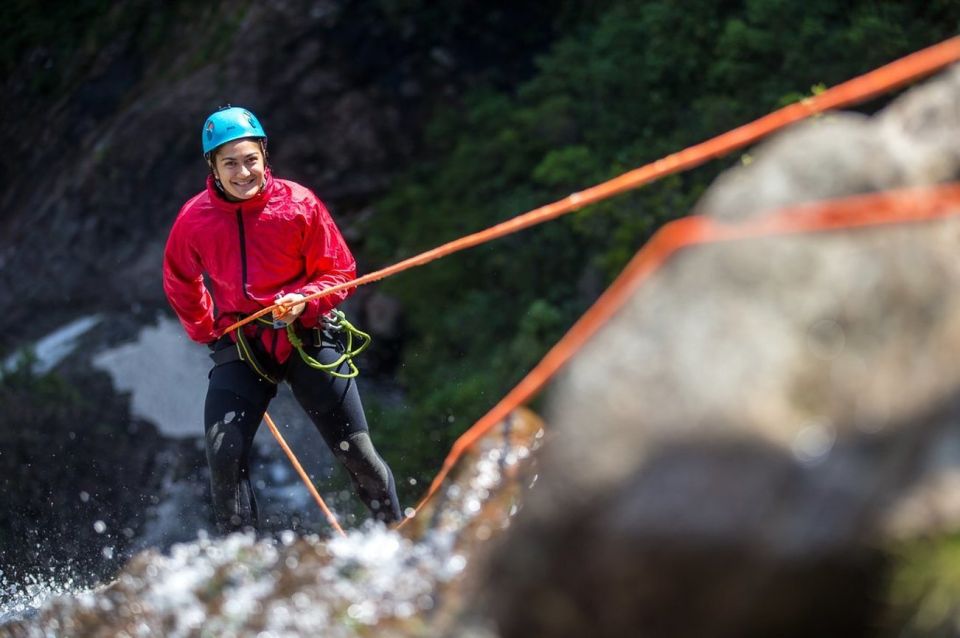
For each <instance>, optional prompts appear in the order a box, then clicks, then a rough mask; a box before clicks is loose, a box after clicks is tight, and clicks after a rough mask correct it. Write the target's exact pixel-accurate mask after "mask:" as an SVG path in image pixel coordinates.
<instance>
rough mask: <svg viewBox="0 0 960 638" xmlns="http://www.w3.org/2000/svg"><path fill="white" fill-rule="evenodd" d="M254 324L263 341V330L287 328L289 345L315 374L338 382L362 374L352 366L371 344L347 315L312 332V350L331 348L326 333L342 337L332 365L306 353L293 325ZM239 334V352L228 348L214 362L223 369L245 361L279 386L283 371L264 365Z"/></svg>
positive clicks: (328, 319) (330, 318)
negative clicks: (344, 367) (228, 365)
mask: <svg viewBox="0 0 960 638" xmlns="http://www.w3.org/2000/svg"><path fill="white" fill-rule="evenodd" d="M255 324H256V325H257V328H258V330H257V332H256V337H257V338H259V337H260V335H261V334H262V331H263V330H266V329H268V328H269V329H273V330H278V329H281V328H285V329H286V331H287V339H289V340H290V345H292V346H293V348H294V349H295V350H296V351H297V353H299V355H300V358H301V359H302V360H303V362H304V363H306V364H307V365H308V366H309V367H311V368H313V369H314V370H322V371H323V372H326V373H327V374H329V375H330V376H333V377H336V378H338V379H353V378H354V377H356V376H357V375H359V374H360V370H359V368H357V365H356V364H355V363H354V362H353V358H354V357H356V356H358V355H359V354H360V353H362V352H363V351H364V350H366V349H367V347H369V346H370V343H371V341H372V338H371V337H370V335H369V334H368V333H366V332H364V331H363V330H360V329H359V328H357V327H356V326H355V325H353V323H351V322H350V321H349V320H347V317H346V315H345V314H344V313H343V312H342V311H340V310H336V309H334V310H331V311H330V312H328V313H327V314H325V315H324V316H323V323H322V326H317V327H315V328H313V329H312V330H311V331H310V332H311V333H312V335H313V339H312V341H313V346H314V347H320V346H322V345H324V344H325V343H326V344H329V343H330V342H331V340H330V338H329V336H328V337H327V338H326V339H324V333H327V335H332V334H337V333H340V334H343V335H344V342H343V343H341V342H336V345H337V346H339V347H338V349H339V348H342V352H341V353H340V356H339V357H337V359H336V360H334V361H332V362H330V363H321V362H320V361H317V360H316V359H315V358H314V357H312V356H311V355H310V354H309V353H308V352H307V350H306V347H305V345H304V341H303V339H302V338H301V336H300V335H299V334H297V329H296V327H295V326H294V325H293V324H279V323H275V322H274V321H273V320H271V319H268V318H267V317H258V318H257V319H256V320H255ZM236 332H237V341H236V348H225V349H222V350H218V351H215V352H214V353H213V354H212V355H211V358H213V360H214V362H215V363H216V364H217V365H220V364H223V363H229V362H231V361H237V360H239V361H243V362H245V363H246V364H247V365H249V366H250V368H251V369H252V370H253V371H254V372H256V373H257V375H258V376H259V377H260V378H262V379H263V380H264V381H267V382H268V383H272V384H274V385H277V384H278V383H280V379H281V373H280V370H279V369H277V367H276V366H274V365H271V364H270V363H268V362H265V361H264V360H263V358H262V356H258V355H257V353H256V351H255V350H254V346H253V345H252V344H251V343H250V339H249V338H248V337H247V335H246V334H245V333H244V331H243V330H237V331H236ZM355 344H356V345H355ZM343 364H346V365H347V367H348V371H347V372H339V368H340V366H342V365H343Z"/></svg>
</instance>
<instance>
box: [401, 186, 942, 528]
mask: <svg viewBox="0 0 960 638" xmlns="http://www.w3.org/2000/svg"><path fill="white" fill-rule="evenodd" d="M956 214H960V184H948V185H945V186H939V187H931V188H916V189H907V190H901V191H891V192H886V193H872V194H868V195H858V196H854V197H849V198H844V199H838V200H832V201H826V202H821V203H815V204H806V205H801V206H796V207H792V208H789V209H784V210H782V211H780V212H778V213H776V214H773V215H769V216H764V217H760V218H757V219H752V220H749V221H747V222H743V223H740V224H724V223H722V222H718V221H715V220H713V219H710V218H707V217H702V216H691V217H684V218H681V219H678V220H676V221H673V222H670V223H668V224H666V225H664V226H663V227H662V228H661V229H660V230H659V231H657V232H656V233H655V234H654V236H653V237H652V238H651V239H650V241H649V242H647V243H646V245H644V247H643V248H641V249H640V250H639V251H638V252H637V254H636V255H635V256H634V257H633V259H632V260H630V263H629V264H627V267H626V268H624V270H623V272H622V273H621V274H620V276H619V277H617V279H616V280H615V281H614V282H613V284H612V285H611V286H610V287H609V288H607V290H606V291H604V293H603V294H602V295H601V296H600V297H599V298H598V299H597V301H596V302H595V303H594V304H593V306H591V307H590V309H589V310H587V312H586V313H584V314H583V316H581V317H580V319H579V320H578V321H577V322H576V323H575V324H574V325H573V327H572V328H570V330H569V331H568V332H567V334H565V335H564V336H563V338H562V339H561V340H560V341H558V342H557V343H556V345H554V346H553V348H551V349H550V351H549V352H547V354H546V356H544V358H543V359H542V360H541V361H540V363H538V364H537V365H536V366H535V367H534V368H533V370H531V371H530V372H529V373H528V374H527V376H526V377H524V378H523V379H522V380H521V381H520V383H518V384H517V385H516V386H515V387H514V388H513V389H512V390H511V391H510V392H509V393H507V395H506V396H504V397H503V399H501V400H500V402H499V403H497V404H496V405H495V406H494V407H493V408H492V409H491V410H490V411H489V412H488V413H487V414H485V415H484V416H483V417H481V418H480V419H479V420H478V421H477V422H476V423H475V424H474V425H473V426H472V427H471V428H470V429H468V430H467V431H466V432H464V433H463V434H462V435H461V436H460V438H458V439H457V440H456V441H455V442H454V444H453V447H452V448H451V450H450V454H449V455H448V456H447V458H446V459H445V460H444V462H443V466H442V467H441V469H440V472H439V473H438V474H437V475H436V477H434V479H433V482H432V483H431V484H430V488H429V489H428V490H427V493H426V495H425V496H424V497H423V498H422V499H421V501H420V503H419V504H418V505H417V507H416V510H415V511H416V512H419V511H420V510H421V509H422V508H423V506H424V505H425V504H426V503H427V502H428V501H429V500H430V499H431V498H432V497H433V495H434V494H435V493H436V492H437V490H438V489H439V488H440V485H441V484H442V483H443V480H444V479H445V478H446V477H447V475H448V474H449V473H450V470H451V469H453V466H454V465H456V463H457V461H458V460H459V459H460V457H461V456H462V455H463V453H464V452H465V451H466V450H468V449H470V447H471V446H473V444H474V443H476V441H477V440H478V439H479V438H480V437H482V436H483V435H484V434H486V433H487V432H488V431H489V430H490V429H491V428H493V427H494V426H495V425H496V424H497V423H499V422H500V421H502V420H503V419H504V418H506V417H507V415H509V414H510V412H511V411H512V410H514V409H515V408H517V407H518V406H520V405H522V404H524V403H526V402H527V401H528V400H530V398H531V397H533V396H534V395H535V394H536V393H537V392H539V391H540V390H541V389H542V388H543V387H544V385H546V383H547V382H548V381H549V380H550V379H551V378H552V377H553V376H554V375H555V374H556V373H557V371H559V370H560V368H561V367H563V365H564V364H566V363H567V361H569V360H570V359H571V358H572V357H573V355H574V354H576V352H577V351H578V350H579V349H580V348H581V347H583V345H584V344H585V343H586V342H587V341H588V340H589V339H590V337H592V336H593V335H594V334H595V333H596V331H597V330H598V329H599V328H600V327H601V326H603V324H605V323H606V322H607V320H609V319H610V317H612V316H613V315H614V313H616V312H617V310H619V309H620V308H621V307H622V306H623V304H624V303H625V302H626V300H627V299H628V298H629V297H630V295H631V294H632V293H633V292H634V291H635V290H636V289H637V288H638V287H639V286H640V284H641V283H642V282H643V281H645V280H646V279H647V278H648V277H649V276H650V275H652V274H653V273H654V272H656V271H657V270H658V269H659V268H660V266H662V265H663V264H664V263H665V262H666V261H667V259H669V258H670V257H671V256H672V255H673V254H675V253H676V252H677V251H679V250H680V249H682V248H686V247H689V246H694V245H698V244H706V243H712V242H721V241H735V240H741V239H750V238H758V237H765V236H772V235H788V234H797V233H813V232H823V231H829V230H837V229H852V228H861V227H867V226H879V225H883V224H897V223H911V222H923V221H930V220H934V219H937V218H941V217H945V216H947V215H956ZM410 518H412V516H409V517H408V518H407V519H404V520H403V521H401V523H400V525H398V527H402V526H403V524H404V523H406V521H407V520H409V519H410Z"/></svg>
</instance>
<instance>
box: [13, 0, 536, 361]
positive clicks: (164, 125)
mask: <svg viewBox="0 0 960 638" xmlns="http://www.w3.org/2000/svg"><path fill="white" fill-rule="evenodd" d="M553 9H554V7H552V6H550V3H542V5H540V4H538V5H536V6H534V5H530V7H526V8H519V9H515V8H513V7H511V8H510V10H509V11H507V10H504V9H500V8H497V7H489V6H487V5H479V4H477V5H470V6H468V5H463V6H457V7H451V8H449V9H448V10H444V11H442V12H439V11H436V12H435V11H426V10H424V11H407V10H404V11H397V12H396V14H393V13H392V10H391V9H389V7H386V8H385V7H384V6H381V5H380V4H379V3H362V2H352V1H349V0H325V1H323V0H322V1H319V2H316V1H307V0H291V1H285V2H269V3H259V2H249V3H240V4H231V5H222V4H221V3H210V4H204V5H197V4H196V3H187V2H173V3H165V4H163V5H162V6H161V5H157V4H156V3H151V2H143V1H139V0H138V1H134V2H129V3H122V4H117V5H114V6H112V7H110V8H109V9H107V10H106V15H102V16H96V17H94V18H88V19H87V22H85V23H83V24H80V25H75V24H72V25H71V26H70V28H69V29H67V33H66V34H63V35H62V37H50V41H46V42H30V43H29V44H30V45H31V46H32V48H31V49H29V50H28V51H26V52H25V53H24V54H23V55H22V60H17V61H16V62H18V63H17V64H14V65H12V66H11V68H10V69H9V70H10V73H9V75H8V77H6V78H4V79H3V80H0V87H2V88H3V93H4V95H5V97H6V98H7V99H5V100H4V101H3V104H2V105H0V113H2V115H3V117H2V118H0V140H3V142H4V148H5V149H6V153H5V154H4V157H3V158H2V159H0V174H3V176H4V189H3V192H2V193H0V299H3V300H6V301H7V303H6V304H5V306H6V308H5V312H4V313H3V316H2V318H0V350H8V349H12V348H15V347H17V346H18V345H20V344H21V343H22V340H23V339H24V338H32V337H36V336H38V335H40V334H43V333H45V332H47V331H49V330H51V329H54V328H56V327H57V326H59V325H61V324H63V323H65V322H66V320H68V319H69V318H73V317H75V316H76V315H77V314H79V313H82V312H87V311H90V310H91V309H94V308H96V309H98V310H104V311H107V312H112V313H117V314H128V313H130V312H131V311H132V310H133V309H135V308H138V307H150V308H162V309H164V310H167V305H166V302H165V300H164V298H163V293H162V290H161V284H160V276H159V268H160V263H161V257H162V250H163V245H164V242H165V240H166V236H167V232H168V231H169V228H170V225H171V224H172V222H173V219H174V217H175V215H176V213H177V210H178V208H179V207H180V206H181V205H182V204H183V203H184V202H185V201H186V200H187V199H188V198H189V197H191V196H192V195H193V194H195V193H196V192H198V191H199V190H200V189H201V188H203V183H204V179H205V176H206V172H207V168H206V165H205V163H204V161H203V159H202V157H201V155H200V128H201V125H202V122H203V121H204V118H205V117H206V116H207V115H208V114H209V113H210V112H211V111H213V110H214V109H216V108H217V107H218V106H220V105H223V104H227V103H231V104H234V105H244V106H247V107H249V108H251V109H253V110H254V111H255V112H257V114H258V115H259V116H260V117H261V119H262V120H263V122H264V125H265V127H266V130H267V133H268V135H269V136H270V151H271V156H272V163H273V167H274V169H275V172H276V173H277V174H278V175H280V176H282V177H286V178H290V179H294V180H297V181H300V182H302V183H303V184H305V185H308V186H309V187H311V188H313V189H314V190H315V191H316V192H317V194H318V195H319V196H320V197H321V199H323V200H324V201H325V202H326V203H327V204H328V205H329V206H330V207H331V209H332V212H333V213H334V216H335V217H336V219H337V221H338V223H339V224H340V225H341V226H342V227H343V230H344V231H345V233H347V234H348V235H351V245H352V247H353V249H354V251H355V252H358V253H360V254H361V255H362V248H363V246H362V237H357V236H356V235H355V234H352V233H351V229H350V225H351V223H352V221H353V219H354V218H355V217H358V216H359V215H360V214H361V212H363V211H364V210H365V209H367V208H368V207H369V205H370V202H371V200H373V199H374V198H375V197H376V196H378V195H379V194H381V193H382V192H383V189H384V187H385V185H386V183H387V181H388V180H389V179H390V178H391V177H392V176H394V175H396V174H397V173H398V172H399V171H401V170H403V169H404V168H405V167H406V165H407V163H408V161H409V159H410V157H411V153H412V152H413V151H414V146H415V144H416V140H417V139H418V137H419V135H420V132H421V130H422V128H423V126H424V124H425V123H426V121H427V118H428V114H429V111H430V108H431V107H432V106H433V105H435V104H437V103H438V102H442V101H444V100H450V99H456V97H457V95H458V93H459V91H460V89H461V88H462V87H463V86H464V85H465V84H468V83H470V82H471V81H473V80H476V78H477V77H478V76H480V75H484V77H490V76H492V77H493V78H494V79H496V78H500V79H505V78H508V77H513V76H514V75H520V74H522V73H523V72H524V69H527V68H529V67H530V60H531V59H532V57H533V55H534V54H535V53H536V52H537V50H538V49H539V48H540V47H542V46H544V44H545V43H547V42H549V41H550V33H549V29H525V30H524V32H523V33H518V34H516V36H515V37H511V38H509V39H508V40H503V39H502V38H499V37H494V35H493V34H497V35H499V33H501V31H502V30H503V29H505V28H506V29H510V28H511V27H510V25H512V24H517V25H526V24H550V23H551V20H550V18H551V16H552V11H553ZM77 11H78V13H79V14H81V16H82V14H83V11H82V10H81V9H77ZM34 13H38V12H37V11H34ZM57 15H59V14H57ZM33 19H35V20H36V21H38V22H42V23H43V24H40V25H39V26H38V33H42V32H43V31H42V30H41V29H39V27H44V28H45V29H47V30H50V29H51V28H54V29H55V28H57V27H56V26H54V27H51V26H50V25H49V24H47V23H48V22H49V21H51V20H54V19H55V18H51V17H50V16H34V18H33ZM488 23H489V25H490V28H487V25H488ZM34 26H37V25H34ZM61 29H62V27H61ZM74 32H77V33H74ZM54 33H57V32H54ZM71 43H72V44H71ZM71 46H72V48H70V47H71ZM65 48H66V49H67V50H63V49H65ZM368 212H370V211H369V210H368ZM14 300H16V302H17V303H13V302H14ZM38 306H42V307H43V308H44V312H42V313H39V312H37V311H36V308H37V307H38ZM150 319H152V317H150Z"/></svg>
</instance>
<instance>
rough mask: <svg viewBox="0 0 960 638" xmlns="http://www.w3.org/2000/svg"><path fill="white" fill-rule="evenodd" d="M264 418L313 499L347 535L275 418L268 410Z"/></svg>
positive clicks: (341, 531) (340, 530)
mask: <svg viewBox="0 0 960 638" xmlns="http://www.w3.org/2000/svg"><path fill="white" fill-rule="evenodd" d="M263 418H264V420H265V421H266V422H267V425H268V426H270V431H271V432H273V436H274V438H276V439H277V443H279V444H280V447H282V448H283V451H284V452H286V453H287V458H288V459H290V463H292V464H293V467H294V469H296V470H297V473H298V474H299V475H300V478H301V479H302V480H303V483H304V485H306V486H307V489H308V490H310V494H312V495H313V500H315V501H316V502H317V505H319V506H320V509H321V510H323V513H324V515H326V517H327V521H329V523H330V525H332V526H333V529H335V530H337V532H339V534H340V535H341V536H346V534H345V533H344V531H343V528H342V527H340V523H338V522H337V517H336V516H334V515H333V512H331V511H330V508H328V507H327V504H326V503H324V502H323V497H321V496H320V492H318V491H317V488H316V487H315V486H314V485H313V481H311V480H310V477H309V476H308V475H307V473H306V472H305V471H304V469H303V466H301V465H300V461H298V460H297V457H296V455H295V454H294V453H293V450H291V449H290V446H288V445H287V442H286V441H285V440H284V439H283V436H282V435H281V434H280V430H278V429H277V426H276V424H275V423H274V422H273V419H271V418H270V415H269V414H267V413H266V412H264V413H263Z"/></svg>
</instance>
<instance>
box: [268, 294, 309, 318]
mask: <svg viewBox="0 0 960 638" xmlns="http://www.w3.org/2000/svg"><path fill="white" fill-rule="evenodd" d="M301 299H303V295H300V294H297V293H295V292H288V293H287V294H285V295H283V296H282V297H277V298H276V299H274V301H273V302H274V303H276V304H283V305H284V307H286V308H288V310H287V311H286V312H284V311H283V308H277V309H276V310H274V311H273V323H274V324H275V325H282V326H285V325H288V324H291V323H293V322H294V321H296V320H297V317H299V316H300V313H302V312H303V310H304V309H305V308H306V307H307V304H305V303H297V302H298V301H300V300H301ZM293 304H296V305H293Z"/></svg>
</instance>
